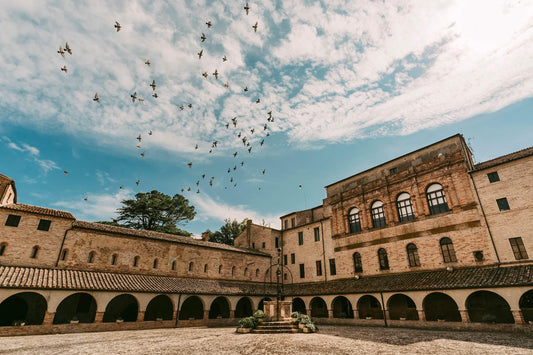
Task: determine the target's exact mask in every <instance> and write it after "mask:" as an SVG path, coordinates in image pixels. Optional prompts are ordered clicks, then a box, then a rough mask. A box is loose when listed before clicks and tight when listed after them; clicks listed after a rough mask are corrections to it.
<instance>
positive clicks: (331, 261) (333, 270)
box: [329, 259, 337, 276]
mask: <svg viewBox="0 0 533 355" xmlns="http://www.w3.org/2000/svg"><path fill="white" fill-rule="evenodd" d="M329 274H330V275H331V276H335V275H337V267H336V266H335V259H329Z"/></svg>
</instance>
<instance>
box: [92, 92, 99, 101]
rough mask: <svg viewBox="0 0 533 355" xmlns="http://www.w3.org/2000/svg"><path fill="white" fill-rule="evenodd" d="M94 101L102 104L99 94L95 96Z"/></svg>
mask: <svg viewBox="0 0 533 355" xmlns="http://www.w3.org/2000/svg"><path fill="white" fill-rule="evenodd" d="M93 101H96V102H100V98H99V97H98V93H95V94H94V99H93Z"/></svg>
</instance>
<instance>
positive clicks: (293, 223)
mask: <svg viewBox="0 0 533 355" xmlns="http://www.w3.org/2000/svg"><path fill="white" fill-rule="evenodd" d="M294 226H296V218H294V217H292V218H291V227H292V228H294Z"/></svg>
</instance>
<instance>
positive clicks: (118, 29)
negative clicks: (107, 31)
mask: <svg viewBox="0 0 533 355" xmlns="http://www.w3.org/2000/svg"><path fill="white" fill-rule="evenodd" d="M115 28H116V29H117V32H118V31H120V29H121V28H122V26H120V23H118V21H115Z"/></svg>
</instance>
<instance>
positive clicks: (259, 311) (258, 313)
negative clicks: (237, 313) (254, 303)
mask: <svg viewBox="0 0 533 355" xmlns="http://www.w3.org/2000/svg"><path fill="white" fill-rule="evenodd" d="M265 317H266V316H265V312H263V311H262V310H260V309H259V310H258V311H257V312H255V313H254V318H265Z"/></svg>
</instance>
